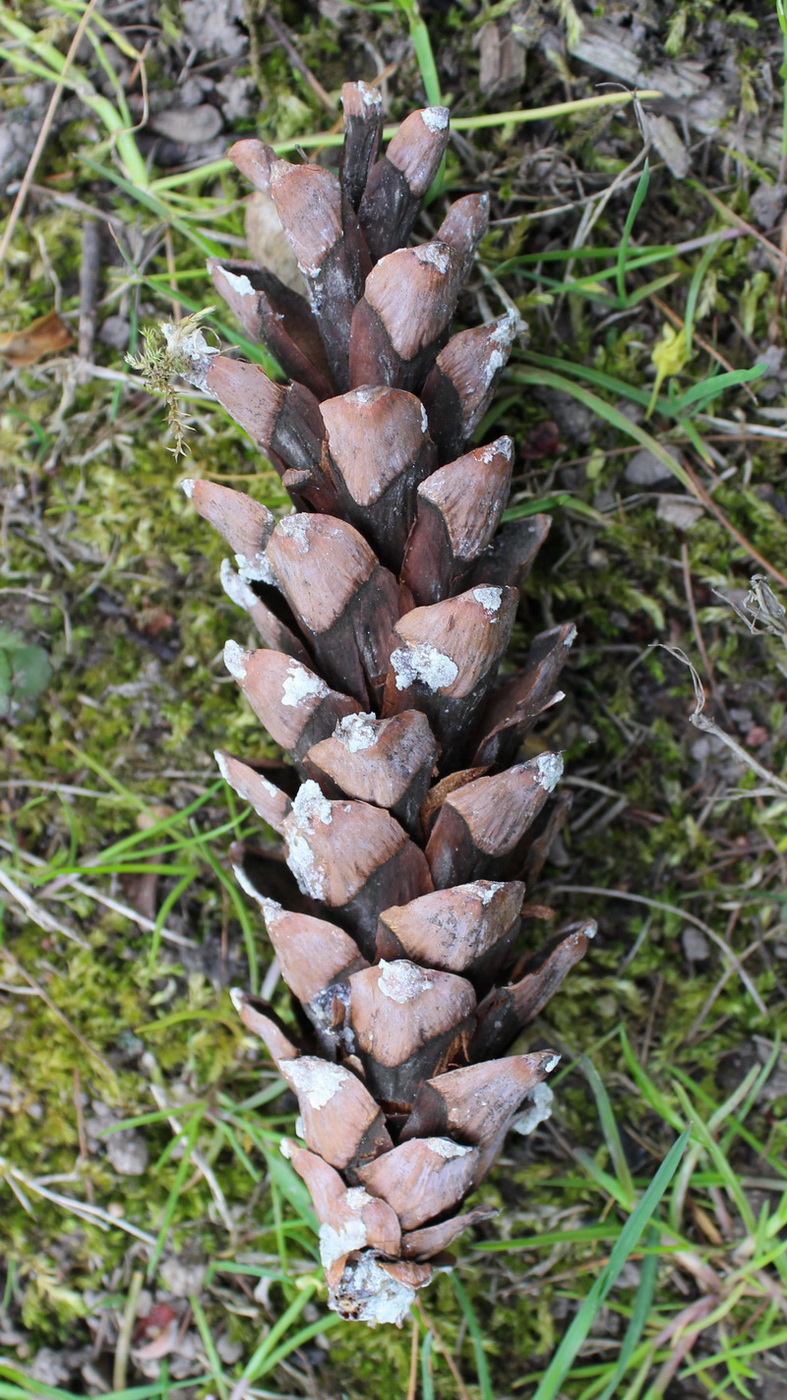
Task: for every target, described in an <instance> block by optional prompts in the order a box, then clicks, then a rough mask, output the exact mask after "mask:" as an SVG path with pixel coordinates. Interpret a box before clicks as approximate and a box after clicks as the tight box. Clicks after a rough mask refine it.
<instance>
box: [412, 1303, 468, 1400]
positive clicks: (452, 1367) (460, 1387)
mask: <svg viewBox="0 0 787 1400" xmlns="http://www.w3.org/2000/svg"><path fill="white" fill-rule="evenodd" d="M415 1306H416V1307H417V1309H418V1311H419V1313H420V1314H421V1318H422V1320H423V1324H424V1326H425V1327H426V1328H427V1330H428V1331H429V1332H431V1334H432V1336H433V1337H434V1339H435V1342H436V1343H437V1345H438V1347H439V1348H440V1351H441V1352H442V1354H443V1356H444V1357H445V1360H446V1365H447V1366H448V1369H449V1371H450V1372H451V1375H452V1376H453V1378H454V1385H455V1386H456V1388H457V1391H458V1392H459V1395H460V1397H461V1400H470V1392H469V1391H468V1389H467V1386H466V1385H465V1383H464V1381H463V1380H462V1376H461V1373H460V1371H459V1367H458V1366H457V1364H456V1362H455V1361H454V1358H453V1356H452V1355H451V1352H450V1351H449V1349H448V1345H447V1343H446V1342H445V1341H444V1340H443V1338H442V1337H441V1335H440V1333H439V1332H438V1330H437V1328H436V1327H435V1324H434V1323H433V1322H432V1319H431V1318H430V1316H429V1314H428V1313H427V1311H426V1308H425V1307H424V1305H423V1303H422V1302H421V1300H420V1298H419V1299H417V1300H416V1304H415Z"/></svg>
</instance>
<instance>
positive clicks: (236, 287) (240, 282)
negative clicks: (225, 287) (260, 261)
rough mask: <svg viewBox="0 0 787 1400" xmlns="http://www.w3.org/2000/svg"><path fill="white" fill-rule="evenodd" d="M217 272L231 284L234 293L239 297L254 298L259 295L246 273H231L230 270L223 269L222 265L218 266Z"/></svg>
mask: <svg viewBox="0 0 787 1400" xmlns="http://www.w3.org/2000/svg"><path fill="white" fill-rule="evenodd" d="M216 271H217V272H220V273H221V275H222V277H223V278H224V280H225V282H229V285H230V287H231V288H232V290H233V292H235V293H236V294H237V295H238V296H239V297H253V296H256V295H257V293H256V292H255V290H254V288H253V287H252V285H251V282H250V281H249V279H248V277H247V276H246V274H245V272H241V273H237V272H230V270H229V268H228V267H223V266H222V265H221V263H219V264H218V266H217V268H216Z"/></svg>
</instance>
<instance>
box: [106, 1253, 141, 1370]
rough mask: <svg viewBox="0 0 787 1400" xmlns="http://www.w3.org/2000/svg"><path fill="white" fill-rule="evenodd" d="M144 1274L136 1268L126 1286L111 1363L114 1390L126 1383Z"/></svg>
mask: <svg viewBox="0 0 787 1400" xmlns="http://www.w3.org/2000/svg"><path fill="white" fill-rule="evenodd" d="M144 1277H145V1276H144V1274H143V1273H142V1270H141V1269H137V1270H136V1271H135V1272H134V1273H133V1274H132V1275H131V1282H130V1284H129V1286H128V1295H127V1297H126V1306H125V1307H124V1309H123V1316H122V1317H121V1319H120V1327H119V1329H118V1339H117V1343H116V1345H115V1359H114V1362H113V1365H112V1386H113V1388H114V1389H115V1390H122V1389H123V1388H124V1386H125V1384H126V1370H127V1368H128V1358H129V1352H130V1350H131V1338H132V1336H133V1333H134V1323H135V1322H136V1319H137V1302H138V1301H139V1295H140V1292H141V1291H142V1282H143V1279H144Z"/></svg>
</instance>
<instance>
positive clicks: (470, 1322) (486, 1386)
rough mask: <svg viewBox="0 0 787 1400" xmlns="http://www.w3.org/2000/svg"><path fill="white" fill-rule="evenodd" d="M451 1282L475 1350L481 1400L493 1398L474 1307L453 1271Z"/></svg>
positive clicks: (482, 1335)
mask: <svg viewBox="0 0 787 1400" xmlns="http://www.w3.org/2000/svg"><path fill="white" fill-rule="evenodd" d="M451 1283H452V1285H453V1289H454V1293H455V1294H456V1296H457V1298H458V1299H459V1306H460V1308H461V1309H462V1312H463V1313H464V1315H465V1319H466V1321H467V1330H468V1332H469V1333H470V1340H471V1341H472V1343H473V1350H474V1351H475V1369H476V1373H477V1375H478V1387H479V1390H480V1392H481V1400H495V1397H494V1391H493V1390H492V1377H491V1376H490V1374H489V1365H488V1362H487V1359H486V1353H485V1352H484V1334H483V1332H482V1331H481V1324H480V1322H479V1321H478V1317H477V1316H476V1312H475V1309H474V1307H473V1305H472V1303H471V1302H470V1299H469V1298H468V1296H467V1293H466V1292H465V1289H464V1286H463V1285H462V1284H461V1283H460V1281H459V1279H458V1278H457V1276H456V1274H455V1273H452V1274H451Z"/></svg>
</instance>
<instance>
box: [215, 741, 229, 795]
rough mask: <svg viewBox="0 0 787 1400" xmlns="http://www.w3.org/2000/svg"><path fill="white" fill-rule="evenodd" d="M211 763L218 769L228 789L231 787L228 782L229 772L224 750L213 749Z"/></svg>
mask: <svg viewBox="0 0 787 1400" xmlns="http://www.w3.org/2000/svg"><path fill="white" fill-rule="evenodd" d="M213 761H214V763H215V764H216V767H217V768H218V770H219V772H220V773H221V776H222V778H223V779H224V781H225V783H229V785H230V787H232V783H231V782H230V770H229V766H228V764H227V751H226V749H214V750H213Z"/></svg>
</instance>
